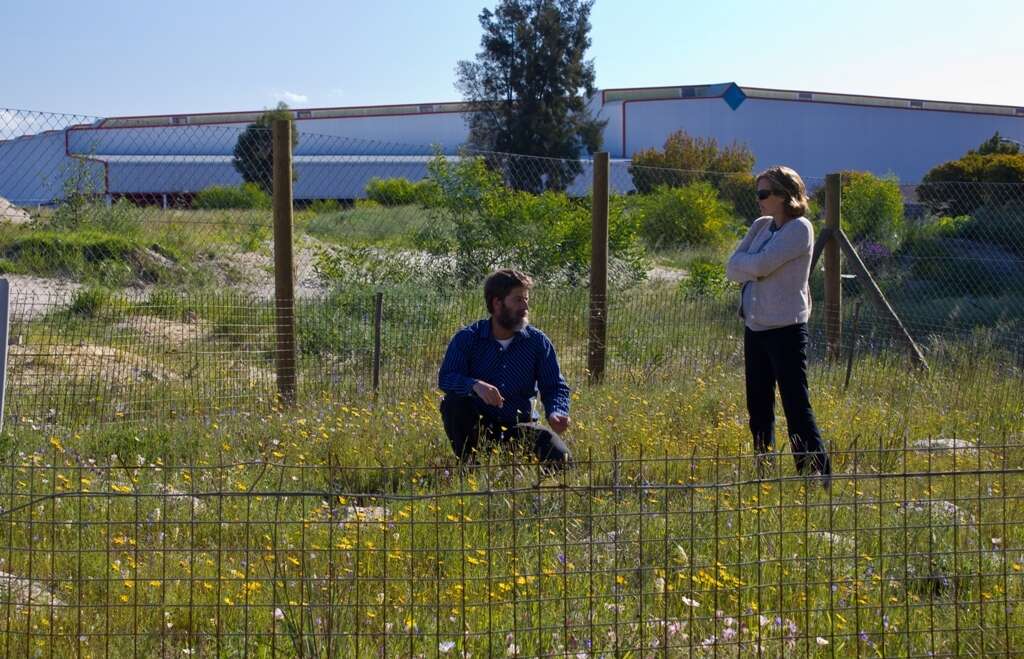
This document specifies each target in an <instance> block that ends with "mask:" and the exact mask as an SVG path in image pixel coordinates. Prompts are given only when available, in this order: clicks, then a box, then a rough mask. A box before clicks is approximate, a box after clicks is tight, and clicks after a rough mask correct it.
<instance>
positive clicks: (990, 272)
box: [0, 111, 1024, 657]
mask: <svg viewBox="0 0 1024 659" xmlns="http://www.w3.org/2000/svg"><path fill="white" fill-rule="evenodd" d="M295 138H296V145H295V157H294V163H295V174H296V179H295V181H294V197H295V198H294V206H295V226H294V252H295V257H296V258H295V281H296V298H297V299H296V330H297V344H298V361H297V371H298V373H297V375H298V382H299V400H300V403H301V404H300V405H299V406H298V409H297V411H295V412H288V411H285V410H282V409H281V408H280V407H279V406H278V402H277V401H276V398H275V396H276V391H277V390H276V386H275V384H276V375H275V371H274V360H275V355H276V350H277V348H276V343H275V329H276V325H275V301H274V285H273V283H274V267H275V263H274V254H273V243H272V240H271V238H272V213H271V210H270V206H271V202H272V186H271V185H270V183H271V181H270V168H269V164H268V158H269V155H270V154H269V151H268V149H269V147H268V145H269V130H267V128H266V127H259V126H257V127H255V128H250V127H249V126H247V125H245V124H238V125H234V124H228V125H204V126H188V125H168V126H166V127H159V128H146V129H143V128H139V127H133V126H122V127H119V128H112V127H109V126H105V125H104V122H103V121H102V120H98V119H94V118H87V117H71V116H67V115H46V114H41V113H24V112H21V113H17V112H11V111H4V112H3V113H0V140H2V141H0V197H3V199H4V200H5V201H4V202H0V203H3V204H4V205H3V207H2V208H0V217H2V218H3V219H2V220H0V271H2V273H3V276H4V277H5V278H7V279H9V280H10V282H11V285H12V289H13V298H12V327H11V337H12V340H11V343H12V345H11V346H10V347H9V350H10V353H9V373H8V383H7V387H8V389H7V393H8V396H7V409H6V410H5V417H6V419H5V420H6V421H7V424H6V425H5V435H4V436H3V440H2V441H3V442H4V444H3V446H2V449H3V451H4V453H6V454H7V455H6V458H5V460H4V463H5V464H4V465H2V466H0V529H2V531H0V542H2V545H3V546H2V547H0V606H2V607H3V609H4V613H3V614H2V616H0V617H2V618H3V622H2V623H0V625H2V631H3V634H2V639H0V643H2V644H3V645H4V651H5V653H6V654H17V655H22V654H30V653H31V654H41V655H46V656H71V655H75V656H119V655H154V654H159V655H161V656H171V655H175V656H182V655H196V656H222V655H231V654H243V655H244V654H249V653H254V654H264V655H269V656H343V657H347V656H403V655H423V656H444V655H449V656H470V655H475V656H493V655H509V656H545V655H551V654H556V655H568V656H580V655H582V656H611V655H619V656H621V655H630V654H633V655H640V656H647V655H659V654H660V655H665V656H675V655H683V654H702V653H703V654H707V655H711V656H715V655H717V654H727V655H730V656H733V655H740V656H765V655H768V656H778V655H781V654H786V653H792V652H796V653H799V654H801V655H810V656H815V655H818V656H850V655H878V654H881V655H883V656H885V655H898V656H928V655H929V653H930V654H932V655H940V654H950V655H959V654H974V655H979V656H990V655H1011V654H1013V652H1014V648H1016V647H1020V646H1021V644H1022V643H1024V639H1022V637H1021V632H1020V628H1021V625H1022V620H1021V613H1020V602H1019V600H1020V595H1021V576H1020V575H1021V570H1022V569H1024V568H1022V565H1024V536H1022V534H1021V530H1022V529H1024V524H1022V517H1021V516H1022V514H1024V511H1022V509H1021V507H1020V501H1019V497H1018V496H1017V495H1016V493H1017V492H1018V491H1019V490H1020V487H1019V485H1020V484H1019V483H1018V482H1017V480H1018V479H1019V478H1020V474H1021V471H1020V469H1021V467H1022V465H1021V463H1020V460H1019V455H1020V454H1021V453H1020V448H1021V440H1022V438H1024V416H1022V414H1024V385H1022V372H1024V347H1022V346H1024V342H1022V341H1021V340H1020V338H1021V331H1022V325H1021V322H1022V321H1021V318H1022V312H1021V311H1020V310H1021V309H1024V305H1022V304H1020V302H1022V300H1021V299H1020V298H1021V295H1022V288H1021V287H1022V282H1024V276H1022V268H1024V261H1022V245H1024V243H1022V242H1021V240H1022V239H1021V236H1022V235H1024V233H1022V232H1020V231H1016V230H1015V229H1014V228H1015V227H1019V226H1020V222H1021V218H1022V217H1024V210H1022V208H1021V204H1022V201H1024V190H1022V189H1021V188H1020V186H1015V185H1010V184H978V183H962V184H942V185H936V184H933V185H931V186H930V187H929V186H918V187H906V186H904V187H901V186H900V185H899V184H898V183H896V182H892V181H885V180H884V179H883V180H878V179H866V178H863V177H858V176H855V175H846V176H845V177H844V186H843V192H842V194H843V213H844V215H843V221H844V224H843V229H844V231H845V232H846V233H847V235H848V236H849V237H850V240H851V242H852V243H853V244H854V246H855V248H856V250H857V253H858V255H859V256H860V258H861V260H862V261H863V263H864V264H865V266H866V267H867V269H868V271H869V272H870V274H871V275H872V279H873V280H874V281H875V283H876V284H877V286H878V287H879V289H880V290H881V291H882V292H883V293H884V295H885V296H886V298H887V300H888V301H889V302H890V303H891V306H892V308H893V309H894V310H895V312H896V314H897V316H898V317H899V319H900V321H901V322H902V323H903V325H904V326H905V327H906V328H907V329H908V331H909V333H910V335H911V336H912V337H913V338H914V340H915V341H916V342H917V343H918V344H919V345H920V347H921V348H922V350H923V352H924V354H925V355H926V357H927V359H928V361H929V365H930V367H931V368H930V371H929V372H928V373H924V372H922V371H920V370H918V369H916V368H914V367H913V363H912V361H911V359H910V357H909V356H908V353H907V349H906V347H905V345H904V344H903V343H902V342H901V338H900V333H899V327H898V326H897V324H896V321H895V320H894V319H893V318H892V317H891V316H889V315H887V314H886V313H884V312H883V311H880V310H878V309H877V308H876V307H875V306H874V305H873V304H872V303H871V301H870V298H869V297H868V296H867V294H866V288H865V287H866V286H868V285H869V282H867V281H866V280H865V278H864V277H863V276H862V275H854V276H852V277H847V278H845V279H844V280H843V289H842V293H843V297H844V306H843V317H842V339H841V341H842V342H841V349H840V351H839V354H840V358H839V359H838V360H837V359H829V358H827V357H826V355H825V350H824V343H825V341H824V338H823V333H824V326H823V325H824V323H823V322H822V321H821V318H820V315H821V314H820V310H819V311H817V312H815V314H814V315H813V316H812V320H811V323H810V325H811V327H810V329H811V334H812V342H811V353H810V361H811V367H810V377H811V383H812V392H813V397H814V400H815V406H816V410H818V412H819V416H821V417H822V422H823V425H824V426H825V427H824V430H825V432H826V436H827V438H829V439H830V441H831V447H830V448H831V450H832V453H833V461H834V464H835V465H836V476H835V479H834V481H833V483H832V488H831V490H827V491H826V490H823V489H822V488H821V487H820V484H819V483H817V482H815V481H813V480H812V481H805V480H802V479H793V478H789V477H788V474H790V473H792V470H791V469H790V467H789V465H788V464H787V463H786V462H785V460H784V459H783V457H784V456H779V461H778V462H777V465H776V466H777V471H776V472H775V473H773V474H769V475H768V477H766V478H764V479H762V480H758V479H757V478H756V477H755V474H754V473H753V465H754V456H752V455H748V454H747V452H748V451H749V448H747V439H746V429H745V427H744V426H743V420H742V419H743V416H742V409H741V407H742V401H736V400H733V399H734V398H735V397H736V396H738V395H739V394H737V392H738V391H741V385H740V383H741V381H742V366H743V361H742V340H741V332H742V325H741V324H740V322H739V321H738V320H737V318H736V303H737V300H738V297H737V296H738V293H737V290H736V289H735V288H734V287H733V286H732V285H730V284H729V283H728V282H726V281H725V280H724V277H723V268H722V263H723V262H724V260H725V259H726V258H727V257H728V254H729V250H730V249H731V248H732V247H733V246H734V244H735V242H736V240H737V239H738V237H739V236H740V235H741V234H742V232H743V231H744V229H745V226H746V225H747V224H749V222H750V221H751V220H752V219H753V218H754V217H756V215H757V207H756V204H755V203H754V196H753V189H754V186H753V180H752V178H751V177H750V176H749V175H746V174H722V173H714V172H683V171H678V170H664V169H653V168H639V167H633V166H632V165H631V163H629V162H627V161H613V162H612V163H611V177H610V179H611V180H610V187H611V192H612V197H611V200H610V204H609V221H610V227H609V238H610V240H609V242H610V260H611V263H610V279H611V287H610V292H609V296H608V300H607V302H608V309H609V312H608V320H609V325H608V339H607V368H606V373H605V383H606V386H604V387H594V388H587V387H585V386H583V384H584V383H585V382H586V380H587V375H588V374H587V371H586V366H587V357H588V353H587V351H588V346H587V327H588V323H589V321H590V317H589V315H590V306H589V300H588V292H587V289H586V284H587V279H588V277H589V261H588V259H589V231H590V213H591V200H590V198H589V194H590V180H591V179H590V177H591V175H592V170H591V169H590V168H591V166H592V165H591V163H590V162H589V161H561V160H554V159H541V158H523V157H519V156H513V155H507V154H493V153H470V152H463V153H461V154H454V153H443V152H436V151H435V150H434V148H433V147H429V146H415V145H401V144H393V143H382V142H368V141H363V140H352V139H348V138H345V137H342V136H336V135H327V134H323V133H322V132H320V133H313V132H303V131H299V132H298V133H297V134H296V135H295ZM243 171H245V172H246V173H245V174H243ZM246 180H248V181H249V182H248V183H244V181H246ZM559 181H560V182H562V183H565V191H566V192H567V194H562V193H560V192H558V191H556V190H548V191H546V192H545V191H544V190H545V188H547V187H551V185H553V183H552V182H559ZM807 183H808V186H809V187H810V188H812V190H813V189H819V188H821V184H822V181H820V180H817V179H808V180H807ZM894 190H895V194H894V192H893V191H894ZM5 202H6V203H5ZM822 206H823V201H822V199H821V198H820V196H815V199H814V203H813V204H812V210H811V219H812V221H813V222H814V223H815V225H816V227H818V228H820V223H821V215H822V211H821V208H822ZM499 264H502V265H505V264H515V265H518V266H520V267H522V268H525V269H527V270H529V271H530V272H532V273H534V274H536V275H538V281H539V283H540V285H539V286H538V287H537V289H536V290H535V291H534V293H533V296H532V299H531V315H532V320H533V322H534V323H535V324H536V325H537V326H538V327H539V328H541V329H542V330H544V331H545V332H546V333H547V334H548V335H549V336H550V337H551V338H552V340H553V342H554V344H555V346H556V348H557V350H558V356H559V359H560V361H561V365H562V368H563V370H564V372H565V374H566V377H567V379H568V380H569V381H570V383H571V384H572V385H573V386H574V388H575V389H576V390H577V393H578V394H581V395H583V396H584V399H583V402H582V403H581V404H580V407H579V408H578V412H574V416H576V417H577V418H578V419H579V420H580V423H579V424H577V425H576V426H575V427H574V430H573V436H572V438H571V439H572V440H573V441H572V447H573V450H574V452H575V453H576V464H575V466H574V468H572V469H570V470H568V471H566V472H564V473H560V474H555V475H547V476H545V475H544V474H542V473H540V472H539V471H538V467H537V466H536V465H530V464H517V463H516V462H515V461H514V460H513V459H511V458H510V457H509V456H507V455H504V454H502V455H496V456H490V457H489V458H488V459H487V461H485V464H484V465H482V466H480V467H478V468H476V469H473V470H469V471H463V470H460V469H459V468H457V467H456V466H455V463H454V461H453V459H452V458H451V457H450V456H449V455H448V452H449V451H448V448H447V446H446V445H445V443H444V439H443V434H442V433H441V431H440V429H439V425H438V424H439V419H438V416H437V410H436V402H437V400H436V399H437V396H436V395H435V394H434V389H435V382H436V374H437V368H438V364H439V362H440V359H441V356H442V354H443V351H444V349H445V346H446V344H447V341H448V339H449V338H450V336H451V335H452V334H453V333H454V332H455V331H456V330H457V329H458V328H459V327H461V326H462V325H464V324H466V323H467V322H469V321H471V320H474V319H477V318H479V317H481V316H483V315H484V312H483V304H482V302H483V301H482V299H481V294H480V292H479V291H478V285H479V281H480V278H481V276H482V275H483V274H485V273H486V272H487V271H488V270H490V269H491V268H493V267H494V266H496V265H499ZM847 270H848V269H847ZM850 274H853V273H852V272H851V273H850ZM811 286H812V295H813V297H814V299H815V300H816V301H818V300H821V298H822V295H821V290H822V286H823V284H822V282H821V275H820V273H819V272H814V273H812V278H811ZM613 398H614V401H613V402H610V401H612V399H613ZM626 400H628V401H630V402H629V405H630V407H623V406H624V405H626V403H625V402H624V401H626ZM588 406H589V408H590V410H592V412H588V411H587V407H588ZM325 410H329V411H325Z"/></svg>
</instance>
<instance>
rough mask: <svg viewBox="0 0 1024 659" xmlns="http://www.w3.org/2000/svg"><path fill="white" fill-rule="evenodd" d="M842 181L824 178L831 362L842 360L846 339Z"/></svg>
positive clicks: (827, 339) (835, 176) (827, 328)
mask: <svg viewBox="0 0 1024 659" xmlns="http://www.w3.org/2000/svg"><path fill="white" fill-rule="evenodd" d="M841 198H842V179H841V177H840V175H839V174H829V175H828V176H826V177H825V228H826V229H828V230H829V232H830V234H831V236H830V239H829V240H828V242H827V243H826V244H825V249H824V256H825V342H826V345H827V353H828V357H829V359H839V352H840V346H841V345H842V340H843V289H842V279H841V276H842V269H841V265H840V260H839V241H838V240H837V239H836V236H837V234H838V233H839V231H840V224H841V222H840V218H841V213H842V204H841V201H840V200H841Z"/></svg>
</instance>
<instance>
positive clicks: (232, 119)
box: [0, 83, 1024, 205]
mask: <svg viewBox="0 0 1024 659" xmlns="http://www.w3.org/2000/svg"><path fill="white" fill-rule="evenodd" d="M590 105H591V109H592V111H593V112H594V113H595V114H596V115H597V116H598V117H600V118H601V119H604V120H606V121H607V123H606V126H605V129H604V147H603V148H604V149H605V150H607V151H608V152H609V153H610V154H611V156H612V162H613V172H612V185H613V187H614V188H615V189H616V190H617V191H619V192H627V191H628V190H629V188H630V186H631V182H630V180H629V176H628V173H627V171H626V170H627V167H628V164H629V159H630V158H631V157H632V155H633V154H635V153H637V152H638V151H640V150H643V149H647V148H652V147H653V148H660V147H661V146H662V145H663V143H664V141H665V138H666V137H668V135H669V134H671V133H672V132H673V131H676V130H685V131H686V132H687V133H689V134H690V135H693V136H699V137H711V138H715V139H716V140H718V141H719V143H720V144H729V143H732V142H741V143H744V144H746V145H747V146H748V147H749V148H750V149H751V151H752V152H753V153H754V155H755V156H756V158H757V164H756V167H757V168H762V167H766V166H768V165H771V164H776V163H785V164H789V165H791V166H793V167H794V168H796V169H797V170H798V171H800V172H801V173H802V174H803V175H804V176H805V178H807V179H808V182H809V183H810V184H811V185H813V184H814V182H815V181H817V180H819V179H820V178H821V177H824V175H825V174H827V173H828V172H832V171H838V170H842V169H853V170H865V171H871V172H874V173H876V174H879V175H895V176H896V177H898V178H899V179H900V181H901V182H904V183H915V182H917V181H919V180H920V179H921V177H922V176H923V175H924V174H925V173H926V172H927V171H928V170H929V169H930V168H932V167H933V166H935V165H936V164H939V163H941V162H945V161H947V160H952V159H955V158H958V157H960V156H962V155H963V154H964V153H965V152H966V151H967V150H968V149H971V148H974V147H976V146H977V145H978V144H980V143H981V142H982V141H984V140H985V139H987V138H989V137H991V136H992V134H993V133H995V132H996V131H998V132H999V133H1000V134H1001V135H1003V136H1004V137H1007V138H1009V139H1011V140H1015V141H1020V142H1024V107H1014V106H997V105H981V104H971V103H952V102H942V101H927V100H916V99H902V98H887V97H876V96H858V95H851V94H831V93H818V92H805V91H786V90H777V89H763V88H754V87H741V86H739V85H737V84H735V83H724V84H715V85H693V86H671V87H656V88H631V89H605V90H600V91H598V92H597V93H596V94H595V95H594V96H593V98H592V99H591V100H590ZM466 109H467V108H466V106H465V105H464V104H463V103H457V102H455V103H432V104H412V105H385V106H367V107H343V108H322V109H295V110H292V114H293V116H294V118H295V121H296V124H297V128H298V131H299V144H298V147H297V149H296V152H295V155H296V158H295V169H296V172H297V176H298V178H297V181H296V183H295V196H296V198H297V199H299V200H302V199H324V198H334V199H356V198H360V197H362V196H364V194H365V193H364V188H365V185H366V182H367V181H368V180H369V179H370V178H372V177H374V176H378V177H390V176H402V177H405V178H409V179H411V180H416V179H419V178H422V177H423V176H424V175H425V174H426V166H427V163H428V162H429V160H430V159H431V158H432V157H433V156H434V155H435V153H437V152H440V153H442V154H444V155H446V156H449V157H457V154H458V153H459V148H460V147H461V146H462V145H463V144H464V142H465V141H466V138H467V135H468V128H467V125H466V121H465V112H466ZM261 114H262V111H251V112H233V113H205V114H190V115H157V116H141V117H110V118H106V119H100V120H98V121H96V122H94V123H91V124H87V125H76V126H72V127H69V128H67V129H64V130H61V131H50V132H44V133H38V134H35V135H26V136H21V137H17V138H14V139H10V140H6V141H2V142H0V197H5V198H7V199H9V200H11V201H12V202H14V203H16V204H20V205H33V204H47V203H52V202H53V201H54V200H56V199H59V198H60V196H61V194H62V190H63V185H64V180H65V178H66V177H67V176H69V172H71V171H73V170H75V169H76V168H77V169H78V171H79V174H80V173H81V170H82V169H83V168H85V169H86V170H87V173H88V177H89V178H90V179H92V180H94V181H95V182H96V189H98V190H99V191H100V192H102V193H103V194H106V195H108V196H109V197H111V198H116V197H120V196H127V197H129V198H133V199H146V200H150V201H157V202H158V203H164V202H167V201H168V200H172V201H173V200H180V199H187V198H189V197H190V196H191V195H193V194H195V193H196V192H198V191H199V190H202V189H203V188H206V187H208V186H210V185H235V184H237V183H239V182H241V178H240V176H239V175H238V173H237V172H236V171H235V170H234V167H233V166H232V164H231V160H232V152H233V149H234V146H235V144H236V142H237V140H238V136H239V135H240V134H241V133H242V132H243V131H244V130H245V127H246V126H247V125H249V124H250V123H252V122H253V121H255V120H256V119H257V118H258V117H259V116H260V115H261ZM589 180H590V170H589V167H588V166H585V167H584V171H583V173H582V174H581V175H580V176H579V177H578V178H577V180H576V181H575V182H574V183H573V184H572V185H571V186H570V188H569V192H570V193H571V194H585V193H586V190H587V188H588V185H589Z"/></svg>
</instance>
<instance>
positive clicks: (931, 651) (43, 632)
mask: <svg viewBox="0 0 1024 659" xmlns="http://www.w3.org/2000/svg"><path fill="white" fill-rule="evenodd" d="M864 439H865V440H866V438H864ZM870 444H875V445H873V446H872V445H870ZM47 448H49V447H47ZM1021 448H1024V447H1021V446H1020V445H1019V444H1018V443H1011V442H1010V441H1009V440H1004V441H1002V442H998V441H997V442H996V443H993V444H991V445H986V446H982V447H970V448H968V447H966V446H956V447H954V446H947V445H940V444H930V443H925V444H917V445H910V444H908V443H906V442H904V443H903V444H902V445H890V444H887V443H884V442H883V440H881V439H879V440H878V441H877V442H872V441H864V442H863V443H861V444H860V445H858V446H856V447H855V450H851V451H850V452H848V453H846V454H837V456H836V457H837V458H838V459H839V461H840V462H842V463H844V464H848V465H849V468H848V469H847V470H845V471H844V473H842V474H841V475H839V476H837V478H836V479H835V481H834V482H833V486H832V489H831V490H829V491H827V490H823V489H822V488H821V487H820V486H819V483H818V482H816V481H814V480H813V479H810V480H804V479H802V478H799V479H797V478H791V477H789V478H787V477H785V476H784V475H782V473H783V472H785V471H786V469H785V468H781V469H780V470H779V473H778V474H776V475H775V476H774V477H773V476H768V477H766V478H763V479H758V478H756V477H755V476H754V474H753V459H754V456H752V455H740V454H737V455H723V454H718V453H716V452H713V451H711V452H709V451H702V450H698V449H694V450H693V451H692V452H691V454H690V455H687V456H670V455H669V454H668V453H662V454H661V455H644V454H642V453H641V454H638V455H633V456H631V457H623V456H621V455H615V454H612V455H608V456H602V457H597V456H595V455H593V454H590V453H588V454H586V455H583V456H578V459H577V462H576V464H575V466H574V467H573V468H572V469H570V470H568V471H565V472H562V473H560V474H557V475H554V476H547V477H545V475H544V474H542V473H540V472H539V471H538V468H537V467H536V466H535V465H530V464H516V463H513V462H511V461H508V460H502V461H501V462H500V464H499V463H498V462H497V461H495V462H494V463H493V464H491V463H489V462H485V463H484V464H482V465H481V466H479V467H476V468H474V469H472V470H469V471H459V470H457V469H455V468H453V467H446V466H440V465H431V466H424V467H419V468H415V467H410V468H401V469H397V468H377V467H375V468H372V469H359V468H352V467H344V466H338V465H331V464H322V465H316V466H312V465H302V464H297V463H295V462H288V461H287V460H275V459H273V458H271V457H269V456H268V458H269V459H268V460H266V461H259V460H257V461H254V462H247V463H237V464H235V463H228V462H224V463H220V462H217V463H212V464H208V465H189V466H182V467H178V466H174V465H159V464H154V463H152V462H143V463H141V464H140V463H136V462H132V461H128V462H121V463H118V462H116V461H115V462H99V463H98V462H92V461H82V460H79V459H78V458H77V457H75V456H74V455H73V453H72V452H71V451H70V450H66V449H65V448H64V447H63V446H60V445H59V444H55V445H54V448H52V449H50V450H40V452H39V453H36V454H33V455H30V456H25V457H22V458H20V459H17V460H16V461H14V462H10V463H8V464H6V465H4V467H3V470H2V477H0V483H2V489H3V491H2V494H3V502H4V503H3V511H2V519H0V521H2V527H3V530H4V532H3V534H2V536H3V546H2V547H0V550H2V551H0V556H2V559H3V570H2V572H0V592H2V593H3V600H4V604H3V606H4V613H3V615H2V616H0V620H2V622H0V629H2V632H3V633H2V635H0V636H2V640H0V643H2V644H3V645H4V651H5V653H6V654H11V655H43V656H153V655H159V656H180V655H194V656H224V655H246V654H250V653H251V654H256V655H260V656H305V657H309V656H316V657H364V656H366V657H369V656H386V657H391V656H446V655H447V656H470V655H472V656H523V657H527V656H531V657H533V656H552V655H556V656H565V655H568V656H614V655H619V656H622V655H629V654H633V655H640V656H677V655H683V654H697V655H705V654H707V655H716V654H727V655H729V656H737V655H738V656H781V655H786V654H790V653H797V654H799V655H800V656H861V655H864V656H908V657H909V656H922V657H923V656H941V655H949V656H962V655H972V656H997V655H999V656H1011V655H1013V654H1014V653H1015V651H1016V650H1015V649H1016V648H1019V647H1020V644H1021V643H1022V642H1024V639H1022V629H1024V613H1022V609H1021V595H1022V589H1024V583H1022V574H1021V570H1022V567H1021V566H1022V564H1024V545H1022V540H1021V536H1020V529H1021V528H1022V521H1024V519H1022V514H1024V510H1022V508H1021V499H1020V496H1019V492H1020V489H1021V487H1020V486H1021V483H1020V482H1019V480H1020V478H1021V472H1020V471H1019V469H1020V466H1021V465H1020V460H1019V455H1020V454H1021ZM221 457H223V456H221Z"/></svg>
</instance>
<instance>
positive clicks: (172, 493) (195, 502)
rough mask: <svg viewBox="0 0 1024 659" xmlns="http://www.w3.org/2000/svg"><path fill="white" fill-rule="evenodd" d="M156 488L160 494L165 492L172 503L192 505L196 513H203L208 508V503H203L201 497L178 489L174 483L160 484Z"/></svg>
mask: <svg viewBox="0 0 1024 659" xmlns="http://www.w3.org/2000/svg"><path fill="white" fill-rule="evenodd" d="M156 489H157V492H159V493H160V494H163V495H164V496H165V497H166V498H167V500H168V502H170V503H176V504H183V505H186V506H191V508H192V511H193V512H196V513H201V512H203V511H204V510H206V504H205V503H203V500H202V499H200V498H199V497H194V496H192V495H190V494H187V493H185V492H182V491H181V490H179V489H177V488H176V487H174V486H173V485H163V484H160V485H158V486H157V488H156Z"/></svg>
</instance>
